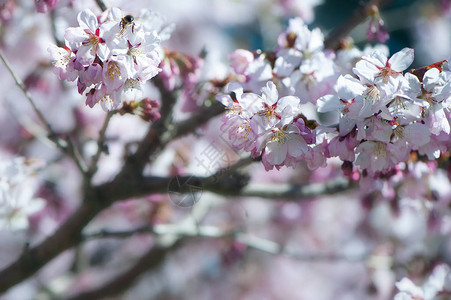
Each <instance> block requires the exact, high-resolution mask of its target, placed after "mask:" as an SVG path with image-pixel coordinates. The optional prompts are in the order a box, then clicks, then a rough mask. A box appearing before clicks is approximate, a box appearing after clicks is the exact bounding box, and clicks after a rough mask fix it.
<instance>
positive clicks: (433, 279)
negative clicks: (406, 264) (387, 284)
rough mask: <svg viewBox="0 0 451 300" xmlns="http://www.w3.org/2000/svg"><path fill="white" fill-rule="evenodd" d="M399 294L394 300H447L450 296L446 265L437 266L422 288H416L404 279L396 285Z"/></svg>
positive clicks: (450, 273)
mask: <svg viewBox="0 0 451 300" xmlns="http://www.w3.org/2000/svg"><path fill="white" fill-rule="evenodd" d="M396 287H397V288H398V290H399V293H397V294H396V296H395V300H416V299H424V300H432V299H448V298H449V296H450V295H451V272H450V268H449V266H448V265H445V264H440V265H437V266H436V267H435V268H434V270H433V271H432V273H431V275H430V276H429V278H428V279H427V280H426V282H425V283H424V284H423V286H421V287H419V286H416V285H415V284H414V283H413V282H412V281H411V280H410V279H409V278H407V277H404V278H403V279H402V280H401V281H399V282H397V283H396Z"/></svg>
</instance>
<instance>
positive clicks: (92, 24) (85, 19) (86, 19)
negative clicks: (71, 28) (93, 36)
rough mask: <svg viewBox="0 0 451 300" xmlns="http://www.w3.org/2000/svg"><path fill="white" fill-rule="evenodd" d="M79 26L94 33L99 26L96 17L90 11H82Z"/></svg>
mask: <svg viewBox="0 0 451 300" xmlns="http://www.w3.org/2000/svg"><path fill="white" fill-rule="evenodd" d="M77 20H78V24H80V27H81V28H83V29H89V30H90V31H91V32H92V33H95V32H96V29H97V27H98V25H99V23H98V22H97V17H96V15H95V14H94V13H93V12H92V11H91V10H90V9H84V10H82V11H81V12H80V13H79V14H78V17H77Z"/></svg>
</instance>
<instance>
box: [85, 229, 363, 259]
mask: <svg viewBox="0 0 451 300" xmlns="http://www.w3.org/2000/svg"><path fill="white" fill-rule="evenodd" d="M143 233H148V234H154V235H160V236H162V235H176V236H178V237H180V238H183V237H202V238H225V239H232V240H234V241H237V242H239V243H241V244H244V245H246V246H247V247H249V248H251V249H255V250H259V251H262V252H266V253H269V254H274V255H278V254H280V255H285V256H287V257H290V258H293V259H296V260H308V261H312V260H349V261H351V260H352V261H356V260H363V259H365V258H367V257H368V254H366V253H362V254H360V255H353V256H352V257H351V256H350V255H344V254H342V253H302V252H300V251H298V250H295V249H293V248H291V247H286V246H283V245H280V244H279V243H276V242H274V241H271V240H268V239H264V238H260V237H257V236H254V235H252V234H249V233H246V232H242V231H239V230H223V229H221V228H218V227H216V226H197V227H193V226H191V227H189V226H184V227H181V226H179V225H177V224H157V225H153V226H151V225H146V226H141V227H138V228H135V229H132V230H125V231H110V230H101V231H98V232H94V233H91V234H89V235H86V236H84V240H91V239H99V238H128V237H130V236H132V235H135V234H143Z"/></svg>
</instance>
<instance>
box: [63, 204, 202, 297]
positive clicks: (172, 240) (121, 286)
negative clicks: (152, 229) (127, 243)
mask: <svg viewBox="0 0 451 300" xmlns="http://www.w3.org/2000/svg"><path fill="white" fill-rule="evenodd" d="M209 210H210V203H209V202H207V201H206V202H203V203H199V204H198V205H196V206H195V207H193V209H192V211H191V214H190V215H189V216H187V217H185V218H184V219H183V220H181V221H180V222H178V223H177V224H171V225H169V226H170V227H175V228H178V229H179V230H181V229H184V230H185V231H186V230H188V229H190V230H191V231H197V228H199V227H200V226H199V223H201V222H202V220H203V219H204V217H205V216H206V215H207V213H208V212H209ZM159 226H160V231H161V234H160V236H159V238H158V240H157V242H156V245H154V246H153V247H152V248H151V249H149V250H148V252H147V253H146V254H144V255H143V256H142V257H141V258H140V259H139V260H138V261H137V262H136V263H135V264H134V265H133V266H132V267H131V268H130V269H128V270H127V271H125V272H124V273H121V274H119V275H118V276H117V277H116V278H114V279H112V280H111V281H110V282H108V283H106V284H105V285H103V286H102V287H99V288H97V289H94V290H91V291H87V292H83V293H80V294H79V295H75V296H73V297H72V298H69V299H72V300H75V299H83V300H86V299H99V298H103V297H105V296H109V295H116V294H118V293H120V292H122V291H125V290H127V289H128V288H129V287H130V286H131V285H132V284H133V283H134V282H135V281H136V279H137V278H138V277H139V276H140V275H141V274H143V273H145V272H147V271H149V270H153V269H156V268H158V267H159V266H160V265H161V264H162V263H163V262H164V261H165V257H166V256H167V255H168V254H170V253H171V252H173V251H174V250H176V249H177V248H178V247H179V246H180V245H181V244H183V243H184V242H185V239H184V237H183V236H180V235H178V234H174V233H175V230H172V232H171V230H167V229H166V231H165V232H163V231H162V230H164V228H161V226H164V225H159ZM94 235H96V233H94ZM90 237H94V236H92V235H86V236H85V240H86V239H89V238H90Z"/></svg>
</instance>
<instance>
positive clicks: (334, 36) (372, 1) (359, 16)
mask: <svg viewBox="0 0 451 300" xmlns="http://www.w3.org/2000/svg"><path fill="white" fill-rule="evenodd" d="M393 1H394V0H369V1H367V2H366V3H361V4H360V5H359V7H358V8H357V9H356V10H355V11H354V13H353V14H352V15H351V16H350V17H349V19H348V20H346V22H345V23H343V24H342V25H341V26H338V27H335V29H334V30H332V31H331V32H330V33H329V34H328V36H327V38H326V40H325V41H324V48H326V49H337V48H338V46H339V43H340V41H341V40H342V39H343V38H344V37H346V36H347V35H348V34H349V33H350V32H351V31H352V30H353V29H354V28H355V27H356V26H357V25H359V24H360V23H363V22H364V21H365V20H366V18H367V17H368V12H369V10H370V8H371V6H373V5H376V6H377V7H378V8H379V9H382V8H383V7H386V6H387V5H389V4H390V3H392V2H393Z"/></svg>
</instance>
